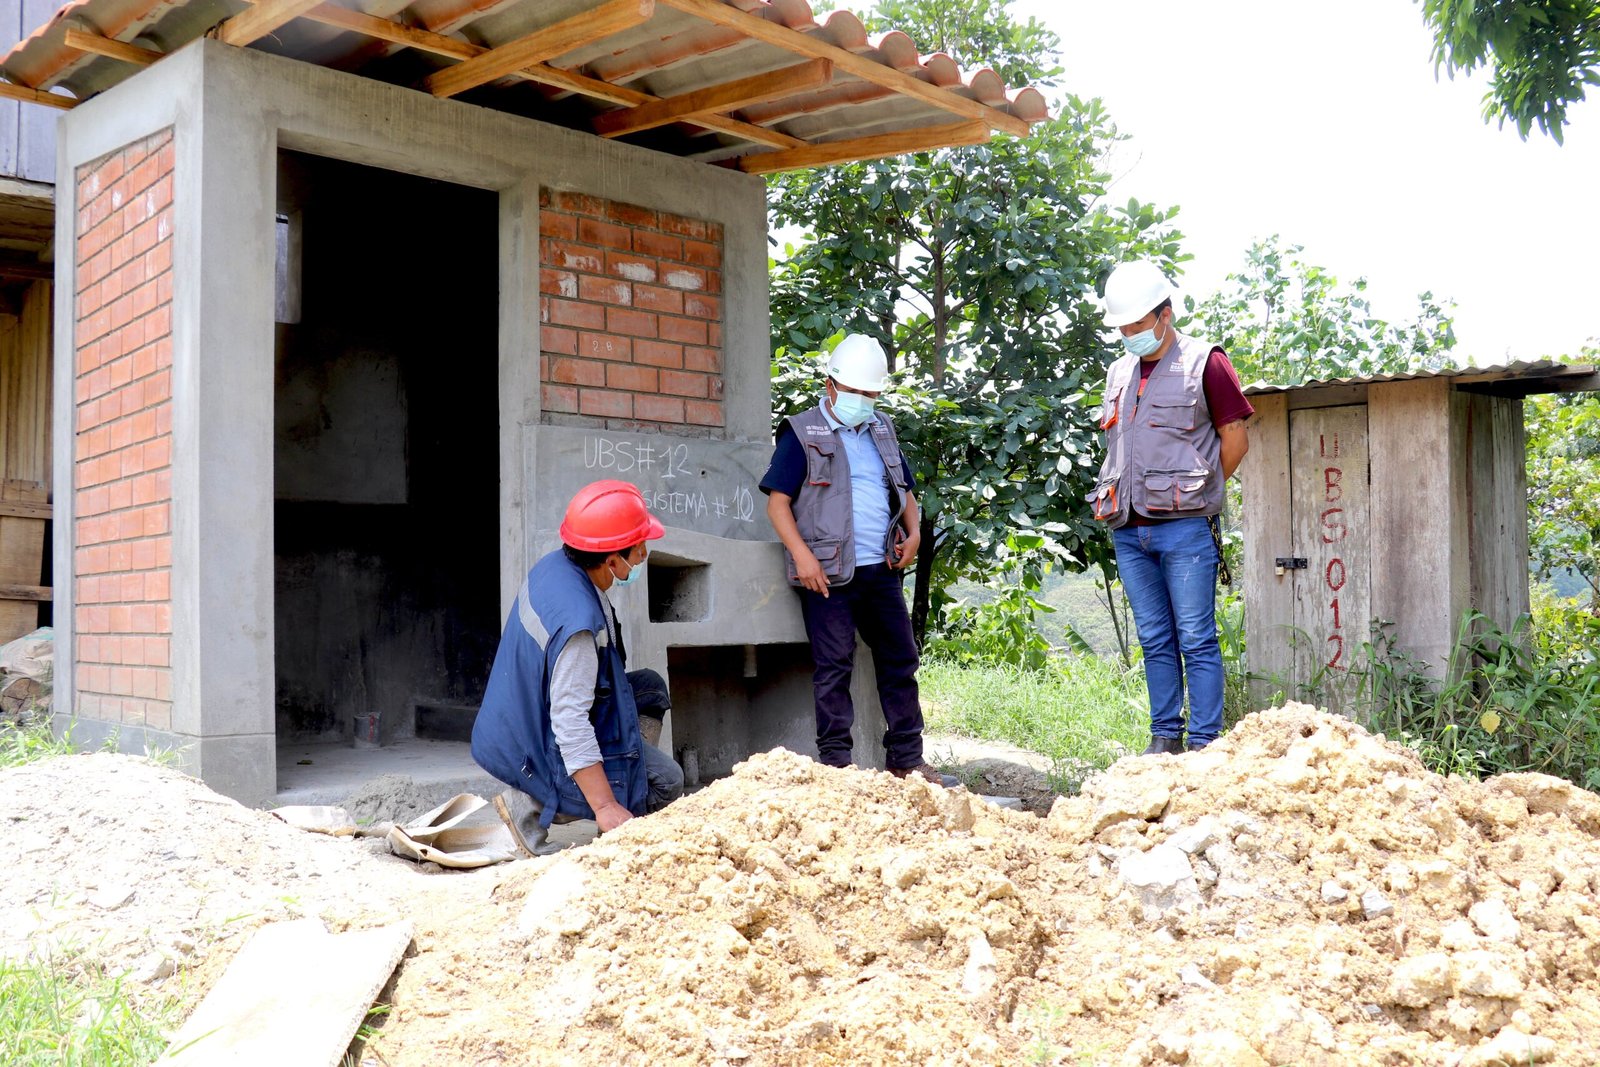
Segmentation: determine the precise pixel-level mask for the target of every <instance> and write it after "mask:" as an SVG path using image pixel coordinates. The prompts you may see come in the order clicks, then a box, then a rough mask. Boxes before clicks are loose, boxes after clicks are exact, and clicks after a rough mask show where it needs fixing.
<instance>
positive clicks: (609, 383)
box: [539, 191, 724, 436]
mask: <svg viewBox="0 0 1600 1067" xmlns="http://www.w3.org/2000/svg"><path fill="white" fill-rule="evenodd" d="M539 203H540V211H539V226H540V238H541V239H540V257H541V260H540V267H541V269H540V272H539V293H540V296H539V318H540V322H541V326H540V336H541V338H542V342H541V345H540V348H541V352H540V354H539V381H540V385H541V390H540V391H541V393H542V396H543V407H544V419H545V421H546V422H565V423H577V424H582V425H591V426H605V427H608V428H610V429H626V430H659V431H661V432H664V433H677V434H690V435H697V436H718V435H720V434H721V432H722V427H723V425H724V420H723V411H722V384H723V383H722V226H721V224H720V223H715V222H703V221H701V220H699V219H690V218H685V217H683V216H682V215H672V214H669V213H667V212H665V211H652V210H650V209H649V208H642V207H636V206H634V205H631V204H619V203H614V202H612V201H608V200H601V199H598V198H596V197H592V196H582V195H578V194H574V193H557V192H549V191H546V192H544V193H543V194H541V196H540V199H539Z"/></svg>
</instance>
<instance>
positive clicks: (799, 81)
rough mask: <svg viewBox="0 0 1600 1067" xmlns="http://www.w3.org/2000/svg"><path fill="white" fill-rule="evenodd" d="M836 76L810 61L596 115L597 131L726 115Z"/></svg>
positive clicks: (611, 133)
mask: <svg viewBox="0 0 1600 1067" xmlns="http://www.w3.org/2000/svg"><path fill="white" fill-rule="evenodd" d="M832 77H833V64H832V63H831V62H830V61H828V60H826V59H811V60H807V61H806V62H804V63H798V64H796V65H794V66H792V67H784V68H783V69H782V70H772V71H768V72H766V73H765V74H757V75H754V76H752V77H749V78H739V79H737V80H736V81H731V82H724V83H723V84H721V85H712V86H708V87H706V88H704V89H696V90H694V91H693V92H688V93H683V94H681V95H679V96H672V97H667V98H665V99H661V100H654V101H652V102H650V103H648V104H640V105H638V106H637V107H631V108H628V109H626V110H623V111H610V112H607V113H605V114H603V115H597V116H596V117H595V120H594V131H595V132H596V133H598V134H599V135H600V136H602V137H621V136H622V135H624V134H629V133H638V132H639V131H640V130H648V129H652V128H654V127H656V126H664V125H666V124H667V123H669V122H677V121H680V120H686V119H694V118H696V117H698V116H701V115H713V114H724V113H726V112H729V111H733V110H736V109H738V108H741V107H746V106H748V105H750V104H762V103H766V102H767V101H768V100H777V99H780V98H782V97H786V96H791V95H793V94H794V93H798V92H804V91H805V90H807V89H815V88H817V87H818V86H820V85H826V84H827V83H828V81H829V80H830V79H831V78H832Z"/></svg>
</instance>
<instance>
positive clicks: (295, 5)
mask: <svg viewBox="0 0 1600 1067" xmlns="http://www.w3.org/2000/svg"><path fill="white" fill-rule="evenodd" d="M320 2H321V0H254V3H255V6H254V7H252V8H250V9H249V10H246V11H241V12H239V13H238V14H237V15H235V16H233V18H231V19H228V20H227V21H226V22H224V23H222V24H221V25H220V26H218V27H217V29H216V34H217V40H219V41H221V42H222V43H223V44H231V45H233V46H234V47H235V48H243V47H244V46H245V45H247V44H250V43H252V42H254V41H258V40H260V39H261V38H263V37H265V36H267V34H269V33H272V32H273V31H275V30H277V29H278V28H279V27H281V26H283V25H284V24H285V23H288V22H292V21H294V20H295V19H297V18H299V17H300V16H301V15H304V14H305V13H306V12H307V11H310V10H311V9H312V8H314V7H316V6H317V4H318V3H320Z"/></svg>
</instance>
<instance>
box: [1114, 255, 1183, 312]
mask: <svg viewBox="0 0 1600 1067" xmlns="http://www.w3.org/2000/svg"><path fill="white" fill-rule="evenodd" d="M1177 292H1178V291H1177V290H1176V289H1174V288H1173V287H1172V283H1171V282H1169V281H1167V276H1166V275H1165V274H1163V273H1161V268H1160V267H1158V266H1156V265H1155V264H1154V263H1152V262H1150V261H1149V260H1148V259H1131V260H1129V261H1128V262H1126V263H1119V264H1117V267H1116V269H1115V270H1113V271H1112V272H1111V277H1109V278H1107V279H1106V325H1107V326H1126V325H1128V323H1130V322H1138V321H1139V320H1140V319H1142V318H1144V317H1145V316H1146V315H1148V314H1150V312H1152V311H1154V310H1155V309H1156V308H1157V307H1158V306H1159V305H1160V304H1161V303H1162V302H1163V301H1165V300H1171V299H1172V298H1173V297H1174V296H1176V295H1177Z"/></svg>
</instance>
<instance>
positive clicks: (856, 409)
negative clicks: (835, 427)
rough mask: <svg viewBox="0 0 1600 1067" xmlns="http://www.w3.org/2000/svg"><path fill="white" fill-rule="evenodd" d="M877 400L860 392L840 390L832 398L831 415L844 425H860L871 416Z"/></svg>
mask: <svg viewBox="0 0 1600 1067" xmlns="http://www.w3.org/2000/svg"><path fill="white" fill-rule="evenodd" d="M876 406H877V402H876V401H874V400H873V399H872V398H871V397H865V396H862V395H861V394H860V393H846V392H840V393H839V394H838V395H837V396H835V397H834V400H833V417H834V418H836V419H838V420H839V421H840V422H842V423H844V424H845V425H846V426H860V425H861V424H862V423H863V422H866V421H867V420H868V419H870V418H872V411H873V408H874V407H876Z"/></svg>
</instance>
